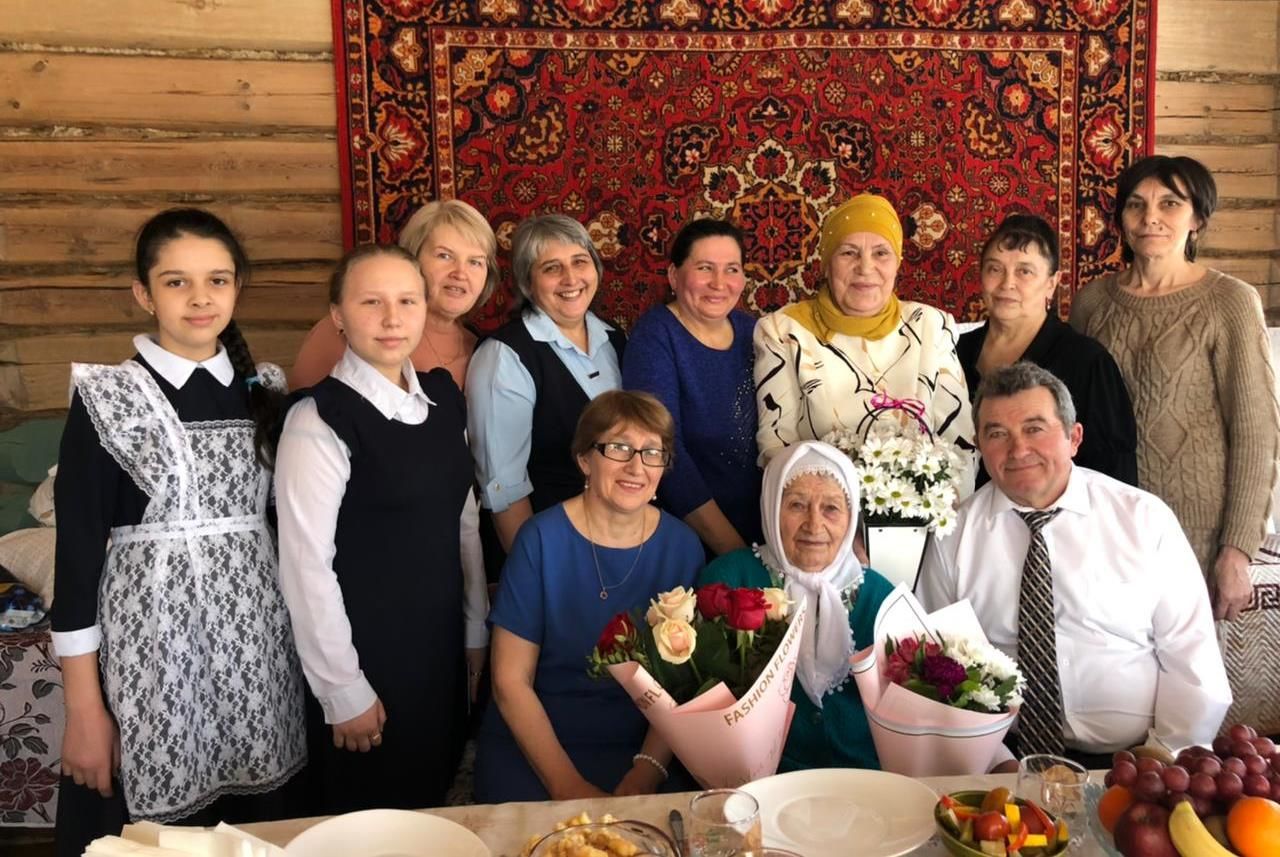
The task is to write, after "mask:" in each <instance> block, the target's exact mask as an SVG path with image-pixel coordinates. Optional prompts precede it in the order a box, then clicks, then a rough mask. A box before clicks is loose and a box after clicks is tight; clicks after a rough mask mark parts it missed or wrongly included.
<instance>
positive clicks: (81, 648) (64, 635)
mask: <svg viewBox="0 0 1280 857" xmlns="http://www.w3.org/2000/svg"><path fill="white" fill-rule="evenodd" d="M49 636H50V637H52V638H53V653H54V654H55V655H57V656H58V657H60V658H74V657H75V656H76V655H87V654H89V653H90V652H96V651H98V649H99V648H100V647H101V646H102V631H100V630H99V629H98V626H97V625H93V626H91V627H89V628H81V629H80V630H78V631H54V632H53V633H52V634H50V635H49Z"/></svg>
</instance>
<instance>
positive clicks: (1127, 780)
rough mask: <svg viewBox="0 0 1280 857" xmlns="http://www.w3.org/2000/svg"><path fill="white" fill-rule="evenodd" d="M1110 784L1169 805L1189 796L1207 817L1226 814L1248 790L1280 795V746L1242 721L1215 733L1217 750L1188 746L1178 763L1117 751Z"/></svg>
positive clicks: (1249, 793) (1274, 796) (1250, 793)
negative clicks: (1225, 731)
mask: <svg viewBox="0 0 1280 857" xmlns="http://www.w3.org/2000/svg"><path fill="white" fill-rule="evenodd" d="M1106 784H1107V787H1108V788H1109V787H1111V786H1112V785H1120V786H1124V787H1125V788H1127V789H1129V791H1130V792H1132V793H1133V797H1134V798H1135V799H1136V800H1145V801H1150V802H1151V803H1159V804H1164V805H1165V806H1166V807H1168V808H1169V809H1173V807H1174V806H1176V805H1177V804H1179V803H1181V802H1182V801H1189V802H1190V803H1191V806H1192V807H1193V808H1194V809H1195V811H1196V814H1197V815H1199V816H1200V817H1201V818H1203V817H1204V816H1206V815H1215V814H1224V813H1225V812H1226V811H1227V810H1228V809H1230V807H1231V805H1232V804H1233V803H1235V802H1236V801H1237V800H1239V799H1240V798H1242V797H1245V796H1251V797H1265V798H1270V799H1271V800H1274V801H1280V749H1277V747H1276V745H1275V742H1273V741H1272V740H1271V739H1270V738H1259V737H1258V733H1257V732H1256V731H1254V729H1253V728H1252V727H1250V726H1245V725H1244V724H1243V723H1238V724H1236V725H1235V726H1232V727H1231V728H1230V729H1229V730H1228V731H1227V733H1226V734H1225V735H1220V736H1219V737H1217V738H1216V739H1214V742H1213V749H1212V750H1207V749H1205V748H1204V747H1188V748H1187V749H1185V750H1183V751H1182V752H1180V753H1179V754H1178V758H1177V759H1176V760H1175V761H1174V763H1173V764H1172V765H1165V764H1164V763H1163V762H1161V761H1159V760H1157V759H1149V758H1145V757H1144V758H1136V757H1135V756H1134V755H1133V754H1132V753H1130V752H1129V751H1128V750H1121V751H1120V752H1118V753H1116V754H1115V756H1114V757H1112V761H1111V770H1110V772H1108V773H1107V777H1106Z"/></svg>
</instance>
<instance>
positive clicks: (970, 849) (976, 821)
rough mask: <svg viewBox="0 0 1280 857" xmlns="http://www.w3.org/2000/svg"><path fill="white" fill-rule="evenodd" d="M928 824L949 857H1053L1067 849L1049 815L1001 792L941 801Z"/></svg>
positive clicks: (949, 796) (969, 793) (965, 793)
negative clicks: (933, 824)
mask: <svg viewBox="0 0 1280 857" xmlns="http://www.w3.org/2000/svg"><path fill="white" fill-rule="evenodd" d="M933 818H934V821H936V822H937V824H938V838H940V839H941V840H942V844H943V845H944V846H945V847H946V849H947V850H948V851H950V852H951V853H952V854H954V855H955V857H1005V855H1009V854H1014V853H1017V854H1019V855H1021V857H1054V855H1057V854H1062V853H1063V852H1064V851H1066V848H1067V839H1066V836H1065V835H1059V834H1060V831H1059V829H1058V822H1057V820H1056V819H1055V818H1054V817H1053V816H1052V815H1050V814H1049V813H1048V812H1046V811H1045V810H1043V809H1041V808H1040V807H1039V806H1037V805H1036V804H1034V803H1032V802H1031V801H1028V800H1023V799H1022V798H1015V797H1013V796H1011V795H1010V794H1009V790H1008V789H1006V788H995V789H992V790H990V791H979V790H975V791H962V792H952V793H951V794H947V795H943V796H942V798H941V799H939V800H938V803H937V804H936V805H935V806H934V808H933ZM1065 832H1066V831H1065V830H1064V831H1061V833H1062V834H1065Z"/></svg>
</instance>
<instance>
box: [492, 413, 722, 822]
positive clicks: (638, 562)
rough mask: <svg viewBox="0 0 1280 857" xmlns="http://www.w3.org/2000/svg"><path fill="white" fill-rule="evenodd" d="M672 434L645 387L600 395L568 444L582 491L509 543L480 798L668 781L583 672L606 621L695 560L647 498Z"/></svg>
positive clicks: (653, 743)
mask: <svg viewBox="0 0 1280 857" xmlns="http://www.w3.org/2000/svg"><path fill="white" fill-rule="evenodd" d="M672 434H673V429H672V422H671V415H670V414H668V413H667V410H666V408H664V407H663V406H662V404H661V403H660V402H658V401H657V400H656V399H655V398H653V397H652V396H650V395H648V394H647V393H631V392H623V391H619V390H613V391H609V392H606V393H602V394H600V395H599V396H597V397H596V398H595V399H594V400H593V401H592V402H591V404H589V405H587V407H586V409H585V410H584V411H583V413H582V417H581V419H580V420H579V421H578V427H577V431H576V432H575V433H574V437H573V443H572V447H571V448H572V453H573V456H574V459H575V461H576V463H577V465H578V468H579V470H580V471H581V473H582V475H583V476H584V477H585V479H586V486H585V487H584V489H583V490H582V493H580V494H578V495H577V496H576V497H571V498H569V499H568V500H566V501H564V502H563V503H559V504H557V505H555V506H552V507H551V508H549V509H546V510H545V511H543V512H540V513H538V514H537V515H535V516H534V517H533V518H531V519H530V520H529V521H527V522H526V523H525V524H524V526H522V527H521V528H520V532H519V533H518V534H517V535H516V539H515V543H514V544H513V545H512V549H511V553H510V554H509V555H508V557H507V564H506V566H505V567H504V568H503V571H502V582H501V584H500V586H499V589H498V594H497V598H496V600H495V602H494V607H493V611H492V612H491V613H490V614H489V621H490V623H491V624H492V626H493V636H492V640H491V645H492V652H493V660H492V674H493V698H494V702H495V703H496V704H495V705H492V706H490V707H489V709H488V710H487V711H486V712H485V718H484V721H483V723H482V724H481V727H480V736H479V741H478V746H477V753H476V779H475V789H476V799H477V800H478V801H480V802H481V803H499V802H503V801H512V800H547V799H551V800H567V799H570V798H581V797H592V796H601V795H604V794H607V793H610V792H612V793H614V794H619V795H621V794H641V793H647V792H653V791H656V790H657V789H658V788H659V787H660V786H661V785H662V783H663V781H664V780H665V779H666V778H667V769H668V767H669V766H670V764H671V751H670V750H669V749H667V748H666V746H665V745H664V744H663V743H662V741H661V740H660V739H659V738H658V737H657V735H656V734H653V733H650V732H649V730H648V724H647V722H646V721H645V719H644V715H642V714H641V713H640V711H639V710H638V709H637V708H636V706H635V704H634V703H633V702H632V701H631V699H630V698H629V697H628V696H627V694H626V693H625V692H623V690H622V688H621V687H620V686H619V685H617V684H615V683H613V682H606V681H596V680H594V679H591V678H589V677H588V676H587V656H588V655H589V654H590V653H591V650H592V648H593V647H594V646H595V644H596V640H597V638H598V637H599V635H600V632H601V630H602V629H603V628H604V627H605V626H606V625H607V624H608V622H609V620H610V619H611V618H612V617H613V616H615V615H616V614H618V613H621V612H625V611H627V610H630V609H632V608H635V607H640V606H643V605H646V604H648V602H649V599H650V598H652V597H653V596H655V595H657V593H659V592H662V591H666V590H669V589H674V588H675V587H677V586H689V585H691V584H692V583H693V579H694V577H695V576H696V575H697V573H698V569H699V568H700V567H701V565H702V561H703V552H702V546H701V544H699V542H698V537H697V536H696V535H694V533H693V531H692V530H690V529H689V528H688V527H686V526H685V525H684V524H683V523H681V522H680V521H679V520H677V519H676V518H674V517H672V516H671V515H669V514H667V513H666V512H663V511H661V510H659V509H658V508H657V507H656V506H653V505H651V503H650V501H651V500H652V499H653V497H654V494H655V492H656V491H657V488H658V483H659V481H660V480H661V479H662V476H663V473H664V472H665V470H666V468H667V467H668V466H669V465H670V463H671V459H672V455H671V449H672V445H673V439H672Z"/></svg>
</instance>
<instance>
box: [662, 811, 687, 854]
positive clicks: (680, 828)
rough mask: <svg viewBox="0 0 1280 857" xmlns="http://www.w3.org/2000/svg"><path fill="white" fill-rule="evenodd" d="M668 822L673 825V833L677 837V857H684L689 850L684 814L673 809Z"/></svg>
mask: <svg viewBox="0 0 1280 857" xmlns="http://www.w3.org/2000/svg"><path fill="white" fill-rule="evenodd" d="M667 824H670V825H671V833H672V834H673V835H674V836H675V839H676V857H684V855H685V854H686V853H687V852H688V850H689V840H687V839H685V838H684V816H682V815H681V814H680V810H678V809H673V810H671V813H670V814H669V815H668V816H667Z"/></svg>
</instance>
